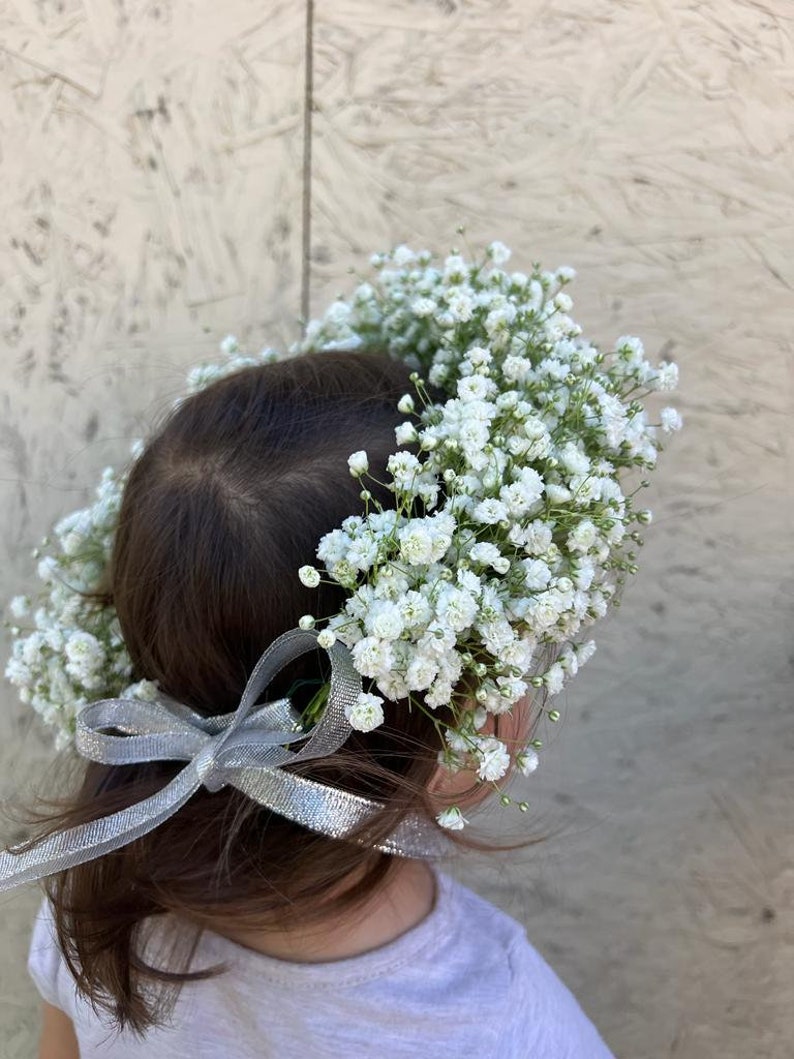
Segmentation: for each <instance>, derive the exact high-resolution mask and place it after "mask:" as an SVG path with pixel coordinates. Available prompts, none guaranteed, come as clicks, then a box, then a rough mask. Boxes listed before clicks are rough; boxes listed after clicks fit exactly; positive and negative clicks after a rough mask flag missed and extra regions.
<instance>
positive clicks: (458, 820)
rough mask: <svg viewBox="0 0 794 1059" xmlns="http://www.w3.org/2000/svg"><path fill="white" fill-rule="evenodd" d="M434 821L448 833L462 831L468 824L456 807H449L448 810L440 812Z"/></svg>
mask: <svg viewBox="0 0 794 1059" xmlns="http://www.w3.org/2000/svg"><path fill="white" fill-rule="evenodd" d="M436 820H437V821H438V823H439V824H440V825H441V827H445V828H446V829H447V830H448V831H462V830H463V828H464V826H465V825H466V824H468V822H469V821H468V820H467V819H466V817H465V816H464V815H463V813H462V812H461V811H460V809H458V807H457V805H451V806H450V807H449V809H444V810H442V812H440V813H439V814H438V816H437V817H436Z"/></svg>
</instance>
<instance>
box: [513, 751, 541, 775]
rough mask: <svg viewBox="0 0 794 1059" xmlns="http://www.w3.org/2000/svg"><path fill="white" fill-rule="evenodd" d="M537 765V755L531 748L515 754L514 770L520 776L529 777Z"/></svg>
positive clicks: (538, 762)
mask: <svg viewBox="0 0 794 1059" xmlns="http://www.w3.org/2000/svg"><path fill="white" fill-rule="evenodd" d="M539 764H540V758H539V757H538V753H537V751H536V750H535V749H534V748H533V747H531V746H526V747H524V749H523V750H521V751H519V753H518V754H516V768H517V769H518V771H519V772H520V773H521V775H522V776H531V775H532V773H533V772H534V771H535V770H536V769H537V767H538V765H539Z"/></svg>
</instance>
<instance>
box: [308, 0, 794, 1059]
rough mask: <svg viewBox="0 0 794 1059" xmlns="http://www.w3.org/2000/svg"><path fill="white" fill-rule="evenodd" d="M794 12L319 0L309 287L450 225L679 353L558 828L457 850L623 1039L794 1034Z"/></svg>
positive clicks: (521, 1)
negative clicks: (499, 845) (678, 420)
mask: <svg viewBox="0 0 794 1059" xmlns="http://www.w3.org/2000/svg"><path fill="white" fill-rule="evenodd" d="M792 29H793V24H792V21H791V12H790V11H789V9H788V6H787V5H786V4H784V3H781V2H771V0H770V2H749V0H747V2H737V3H733V4H724V3H722V2H720V0H709V2H704V3H700V4H697V5H692V4H690V3H687V2H684V0H672V2H669V3H659V2H656V0H622V2H620V3H614V2H613V0H594V2H591V3H583V2H580V0H562V2H559V3H554V4H551V3H548V2H545V0H468V2H466V0H448V2H447V0H444V2H438V3H424V2H422V3H419V2H412V0H385V2H383V3H378V4H373V3H368V2H366V0H318V2H317V4H316V16H315V26H314V41H315V49H314V87H315V99H314V136H313V166H312V186H311V192H312V207H313V208H312V259H311V281H312V282H311V304H312V310H313V313H314V314H317V313H319V312H320V311H321V310H322V309H323V308H324V306H325V304H326V303H327V302H328V301H329V300H330V299H331V298H332V297H333V296H334V295H335V294H336V293H337V292H338V291H344V290H346V289H349V287H350V284H351V282H353V278H352V277H349V276H348V275H347V269H348V268H349V267H350V266H353V267H355V268H356V269H357V270H360V271H361V270H364V269H366V265H367V260H368V258H369V255H370V253H371V252H372V251H373V250H377V249H384V248H386V247H388V246H390V245H393V244H394V243H396V242H402V241H405V242H408V243H409V244H411V245H418V244H421V245H426V246H430V247H431V248H433V249H435V250H437V251H440V252H442V253H443V252H445V251H447V250H448V249H449V248H450V247H451V246H452V245H455V244H458V245H464V241H463V240H462V239H459V238H458V236H457V235H456V234H455V232H456V227H457V225H458V224H459V223H461V222H463V223H465V224H466V226H467V238H468V240H469V242H470V243H471V244H474V245H478V244H481V243H482V242H483V241H486V240H489V239H492V238H501V239H503V240H505V241H506V242H508V243H509V244H510V245H511V246H512V247H513V249H514V253H515V256H514V259H513V264H514V266H515V267H516V268H522V267H524V268H526V267H527V266H529V265H530V263H531V262H532V261H533V260H540V261H542V262H543V264H544V265H545V266H546V267H548V268H552V267H556V266H557V265H560V264H569V265H572V266H574V267H575V268H576V269H577V270H578V272H579V276H578V278H577V280H576V282H575V283H574V285H573V289H572V291H571V293H572V295H573V297H574V301H575V309H574V313H573V315H574V317H575V318H576V319H577V320H578V321H579V322H580V323H581V324H582V325H583V326H584V328H585V332H586V334H587V335H588V336H590V337H592V338H594V339H595V340H597V341H598V342H599V343H600V344H601V345H603V346H606V345H607V344H608V343H610V342H612V341H613V340H614V339H615V338H616V337H617V336H618V335H621V334H624V333H630V334H639V335H640V336H641V337H642V338H643V339H644V340H645V343H646V347H647V349H648V350H649V352H650V353H651V354H652V355H653V357H654V358H661V357H667V358H668V359H674V360H677V361H678V363H679V365H680V368H681V378H682V388H681V394H680V395H678V394H676V395H673V396H672V397H671V399H670V403H673V404H675V405H676V406H677V407H678V408H679V409H680V410H681V412H682V414H683V416H684V419H685V430H684V432H683V433H682V434H681V435H679V436H677V437H676V438H675V439H674V441H673V442H672V444H671V445H670V447H669V450H668V451H667V452H665V453H664V454H663V455H662V457H661V459H660V468H659V473H658V475H657V480H656V481H655V484H654V488H653V489H651V490H649V491H648V493H647V494H646V499H647V502H648V503H649V504H650V506H651V507H652V508H653V510H654V512H655V515H656V521H655V525H653V526H651V527H650V528H649V529H648V532H647V533H646V534H645V536H646V541H647V543H646V546H645V548H644V550H643V553H642V555H641V562H642V570H641V573H640V575H639V576H638V577H637V578H636V579H635V581H634V583H633V584H632V585H630V586H628V590H627V592H626V597H625V603H624V607H623V609H622V611H621V612H620V613H619V614H616V615H615V616H614V617H613V618H612V619H610V620H609V621H607V622H606V624H605V625H604V627H603V628H602V629H600V630H599V631H598V634H597V637H596V638H597V642H598V644H599V652H598V653H597V655H596V657H595V658H594V659H593V661H592V662H590V663H589V665H588V668H587V670H586V671H585V672H584V673H583V674H582V676H581V677H580V678H579V680H578V682H577V681H574V683H573V684H572V685H571V688H570V690H569V691H568V692H567V694H566V695H565V696H563V699H564V703H565V705H564V706H563V707H562V708H563V711H564V714H565V719H564V722H563V724H562V725H561V726H560V728H559V731H556V732H555V733H554V736H553V743H552V746H551V749H550V750H548V751H547V753H546V755H545V757H544V759H543V765H542V770H541V772H540V773H538V774H537V775H536V776H535V777H533V778H532V779H531V780H530V781H528V782H527V788H526V790H527V793H528V794H529V795H530V797H531V798H532V800H533V811H534V812H535V816H534V817H533V818H532V823H533V825H534V827H535V829H536V830H537V831H538V832H541V833H542V832H544V831H547V830H551V831H554V830H555V829H562V832H563V833H562V834H561V835H557V836H555V837H553V838H550V839H549V840H548V841H547V842H546V843H544V844H543V845H541V846H539V847H532V848H530V849H529V850H528V851H527V852H526V854H525V856H524V857H523V858H519V860H520V863H519V865H518V866H517V867H516V866H511V865H510V861H509V860H508V861H507V862H505V863H499V864H498V865H497V866H489V865H488V864H487V863H486V862H483V861H475V860H474V859H472V860H466V861H464V862H463V864H462V865H461V868H460V870H461V873H462V874H463V876H464V878H466V879H467V881H471V882H473V883H474V884H475V886H476V887H477V888H478V889H479V890H480V891H481V892H483V893H486V894H487V895H488V896H490V897H492V898H495V899H496V900H498V901H500V902H501V903H502V904H503V905H504V907H506V908H508V909H509V910H510V911H512V912H513V913H514V914H516V915H518V916H519V917H520V918H523V920H524V921H525V922H526V923H527V925H528V927H529V930H530V936H531V937H532V939H533V940H534V941H535V943H536V944H537V945H538V946H539V947H540V948H541V950H542V951H543V952H544V953H546V954H547V955H548V956H549V958H550V959H551V961H552V963H553V964H554V965H555V966H556V967H557V968H558V969H559V971H560V973H561V974H562V975H563V976H564V978H565V979H566V980H567V981H568V982H569V983H570V984H571V986H572V987H573V988H574V990H575V992H576V993H577V995H578V996H580V997H581V999H582V1002H583V1004H584V1006H585V1007H586V1009H587V1010H588V1011H589V1012H590V1013H591V1014H592V1016H593V1017H594V1018H595V1020H596V1022H597V1023H598V1025H599V1026H600V1027H601V1028H602V1029H603V1032H604V1034H605V1036H606V1038H607V1040H608V1041H609V1042H610V1043H611V1045H612V1047H613V1048H614V1050H615V1051H616V1054H618V1055H625V1056H629V1055H630V1056H632V1057H633V1059H640V1057H642V1059H652V1057H658V1056H661V1055H673V1054H674V1055H675V1056H676V1057H686V1059H704V1057H706V1056H708V1057H715V1059H716V1057H717V1056H720V1057H725V1056H729V1057H731V1059H740V1057H743V1056H745V1055H748V1054H753V1055H759V1054H763V1055H766V1056H769V1057H772V1056H782V1055H783V1054H784V1053H785V1046H784V1045H783V1044H782V1042H783V1041H785V1040H787V1039H790V1036H791V1028H792V1027H791V1022H790V1015H789V1013H788V1011H787V1006H786V1001H785V996H786V989H787V986H786V975H785V972H784V970H783V968H785V967H788V968H791V966H792V950H791V941H790V935H788V936H787V935H786V929H789V930H790V927H789V928H785V927H784V925H783V923H784V921H785V922H788V923H789V924H790V913H789V910H788V909H789V907H790V887H791V879H792V878H793V877H794V844H792V840H791V833H790V827H789V822H788V815H789V814H788V812H787V811H786V810H785V805H786V796H788V799H789V800H790V796H791V786H790V781H789V775H790V755H791V749H792V743H791V719H790V707H791V690H790V689H791V674H792V654H791V632H790V630H791V603H790V599H789V595H790V586H791V584H792V572H793V568H792V532H791V528H792V518H791V516H792V507H793V506H794V505H792V492H791V477H790V467H789V463H788V459H787V456H788V454H789V452H790V437H791V434H790V423H791V414H792V360H791V339H790V315H791V308H792V286H794V270H793V269H792V264H791V262H792V260H794V257H793V256H792V250H793V249H794V238H793V237H794V217H793V216H792V212H791V202H792V192H793V191H794V179H793V178H792V172H791V167H790V165H789V164H788V163H787V161H786V159H787V156H788V155H789V154H790V151H791V146H792V144H791V140H792V125H791V113H792V92H793V90H794V77H793V76H792V70H794V64H793V63H792V56H793V55H794V47H793V46H794V41H793V39H792ZM665 403H667V402H665ZM499 811H500V810H498V809H497V810H496V812H499ZM502 812H503V811H502ZM500 819H504V817H502V818H500ZM511 823H512V822H511ZM521 823H522V824H523V823H524V820H522V821H521ZM787 894H788V895H789V896H788V897H787V896H786V895H787ZM736 1011H739V1012H740V1014H738V1015H737V1014H735V1012H736ZM781 1049H782V1050H781Z"/></svg>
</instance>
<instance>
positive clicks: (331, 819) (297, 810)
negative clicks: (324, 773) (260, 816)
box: [228, 768, 450, 858]
mask: <svg viewBox="0 0 794 1059" xmlns="http://www.w3.org/2000/svg"><path fill="white" fill-rule="evenodd" d="M228 778H229V781H230V782H231V783H233V784H234V786H235V787H237V788H238V789H239V790H241V791H243V792H244V793H245V794H247V795H248V797H249V798H253V800H254V801H256V802H258V803H259V804H260V805H263V806H265V808H267V809H271V810H272V811H273V812H275V813H278V814H279V816H285V817H286V818H287V819H288V820H292V821H293V822H294V823H296V824H301V825H302V826H303V827H307V828H309V830H310V831H316V832H317V833H318V834H322V835H328V836H329V837H331V838H337V839H348V838H351V836H352V833H353V832H354V831H355V830H356V829H357V828H358V827H359V826H360V825H361V824H363V823H364V821H365V820H367V819H368V818H369V817H370V816H372V814H373V813H375V812H377V811H378V810H380V809H383V805H382V803H381V802H376V801H374V800H372V799H370V798H365V797H363V796H362V795H360V794H353V792H352V791H343V790H339V788H337V787H326V786H325V784H323V783H318V782H317V781H316V780H312V779H309V778H308V777H307V776H299V775H297V774H296V773H294V772H285V771H283V770H282V769H279V768H273V769H270V768H268V769H265V768H259V769H247V768H241V769H234V770H230V772H229V774H228ZM354 841H355V839H354ZM361 844H363V845H369V842H367V841H366V840H365V839H362V840H361ZM373 848H374V849H379V850H380V851H381V852H383V853H391V854H396V855H397V856H401V857H420V858H421V857H428V856H435V857H438V856H443V855H444V854H445V853H447V852H449V849H450V845H449V841H448V840H447V839H446V836H444V835H443V834H442V833H440V831H438V830H437V829H435V828H433V827H432V826H431V825H429V824H428V823H427V822H426V821H425V820H423V819H421V818H420V817H419V816H417V815H416V814H415V813H411V814H409V815H408V816H406V817H405V818H404V819H403V820H401V821H400V823H399V824H398V825H397V827H396V828H395V829H394V831H392V833H391V834H390V835H387V837H386V838H385V839H384V840H383V841H382V842H379V843H375V844H373Z"/></svg>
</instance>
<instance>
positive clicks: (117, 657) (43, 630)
mask: <svg viewBox="0 0 794 1059" xmlns="http://www.w3.org/2000/svg"><path fill="white" fill-rule="evenodd" d="M122 484H123V483H122V479H121V478H120V477H119V476H118V475H117V474H116V473H115V472H114V471H113V470H111V469H109V468H108V469H107V470H105V471H104V472H103V474H102V480H101V482H100V484H99V487H98V489H97V491H96V496H95V499H94V502H93V504H91V506H90V507H87V508H85V509H83V510H81V511H75V512H73V513H72V514H71V515H67V516H66V518H63V519H61V521H60V522H59V523H58V524H57V525H56V527H55V530H54V538H55V539H54V541H50V540H49V539H45V541H44V542H43V545H42V548H41V549H37V550H36V551H35V552H34V557H35V558H37V559H38V561H39V562H38V574H39V578H40V579H41V581H42V582H43V583H44V589H43V591H42V593H41V594H40V596H39V597H38V598H37V599H36V600H35V601H34V600H32V599H30V598H29V597H26V596H17V597H16V598H15V599H13V600H12V601H11V605H10V608H9V609H10V613H11V621H12V633H13V634H14V635H15V637H17V638H16V639H15V640H14V645H13V650H12V654H11V658H10V660H9V662H8V665H7V666H6V671H5V672H6V677H7V678H8V679H9V680H10V681H11V682H12V683H13V684H15V685H16V686H17V687H18V688H19V695H20V698H21V699H22V701H23V702H25V703H29V704H30V705H31V706H32V707H33V708H34V710H36V711H37V712H38V713H39V714H41V716H42V718H43V719H44V721H45V722H46V723H47V724H52V725H54V726H55V727H56V729H57V735H56V745H57V746H59V747H61V746H63V745H65V744H66V743H68V742H69V740H70V739H71V736H72V733H73V731H74V719H75V716H76V714H77V712H78V711H79V710H80V709H81V708H82V707H83V706H85V705H86V704H87V703H88V702H89V701H90V700H91V699H95V698H99V697H101V695H102V694H104V693H105V692H106V691H107V689H109V688H110V689H111V690H112V691H113V692H114V693H117V692H118V691H120V690H121V688H123V687H124V685H125V684H127V683H129V674H130V664H129V658H128V656H127V653H126V650H125V648H124V642H123V640H122V638H121V631H120V629H119V624H118V619H117V618H116V615H115V612H114V611H113V610H112V609H110V608H107V607H103V606H101V605H99V604H98V603H97V602H95V601H94V600H93V599H92V598H91V595H90V594H91V593H96V592H101V590H102V587H103V586H102V581H103V577H104V574H105V571H106V569H107V563H108V559H109V557H110V548H111V545H112V542H113V534H114V531H115V526H116V519H117V516H118V511H119V504H120V501H121V489H122ZM23 629H24V631H25V633H26V635H22V633H23Z"/></svg>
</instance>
